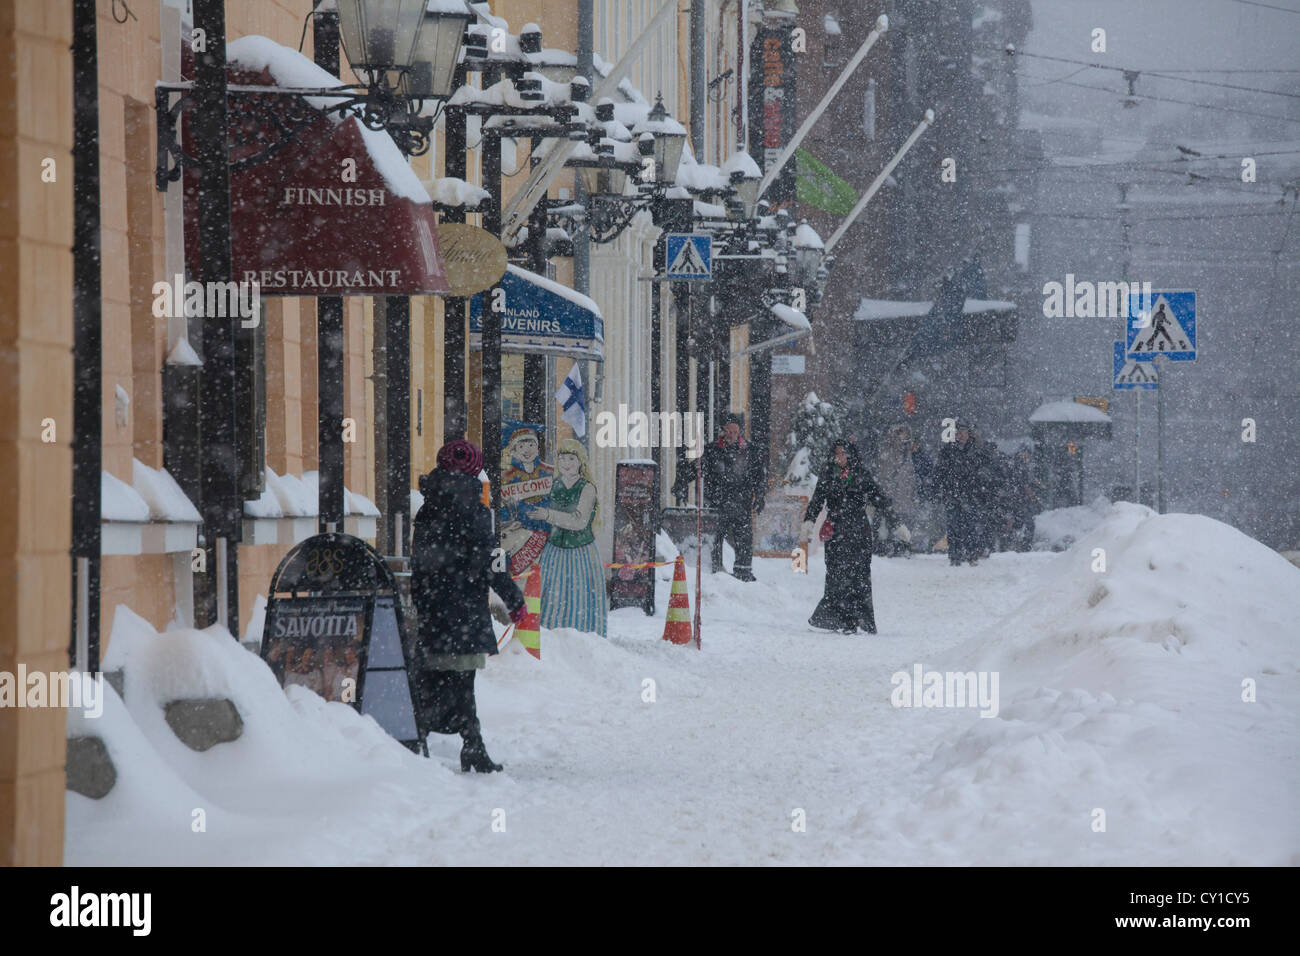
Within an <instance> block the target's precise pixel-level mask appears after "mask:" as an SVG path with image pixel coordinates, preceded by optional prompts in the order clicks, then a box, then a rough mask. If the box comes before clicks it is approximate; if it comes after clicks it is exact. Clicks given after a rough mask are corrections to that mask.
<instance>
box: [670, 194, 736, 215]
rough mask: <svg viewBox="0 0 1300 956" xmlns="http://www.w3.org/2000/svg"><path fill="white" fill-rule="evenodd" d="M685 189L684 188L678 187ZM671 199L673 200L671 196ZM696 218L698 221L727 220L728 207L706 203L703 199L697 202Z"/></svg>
mask: <svg viewBox="0 0 1300 956" xmlns="http://www.w3.org/2000/svg"><path fill="white" fill-rule="evenodd" d="M677 188H679V189H685V187H684V186H679V187H677ZM668 198H669V199H671V198H673V197H671V196H669V197H668ZM695 218H696V219H726V218H727V207H726V206H721V205H719V204H718V203H715V202H705V201H704V200H702V199H697V200H695Z"/></svg>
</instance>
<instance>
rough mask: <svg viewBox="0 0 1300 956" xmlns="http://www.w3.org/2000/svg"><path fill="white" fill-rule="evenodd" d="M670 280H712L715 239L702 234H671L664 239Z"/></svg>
mask: <svg viewBox="0 0 1300 956" xmlns="http://www.w3.org/2000/svg"><path fill="white" fill-rule="evenodd" d="M664 252H665V257H664V258H665V261H666V262H667V263H668V269H667V277H668V278H669V279H712V278H713V237H712V236H709V235H705V234H702V233H689V232H670V233H669V234H668V235H667V236H665V237H664Z"/></svg>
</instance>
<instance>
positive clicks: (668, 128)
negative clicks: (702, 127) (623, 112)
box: [632, 93, 686, 183]
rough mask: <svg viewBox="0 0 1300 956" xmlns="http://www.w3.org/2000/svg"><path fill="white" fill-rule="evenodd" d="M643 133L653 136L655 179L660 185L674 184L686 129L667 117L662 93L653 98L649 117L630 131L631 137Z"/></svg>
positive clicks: (639, 135)
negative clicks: (653, 101)
mask: <svg viewBox="0 0 1300 956" xmlns="http://www.w3.org/2000/svg"><path fill="white" fill-rule="evenodd" d="M643 133H650V134H652V135H653V136H654V158H655V173H656V178H657V179H658V180H659V182H661V183H674V182H676V181H677V167H678V165H679V164H680V163H681V161H682V149H683V148H684V147H685V146H686V127H685V126H683V125H682V124H681V123H679V122H677V120H675V119H673V118H672V117H671V116H669V115H668V111H667V110H666V109H664V97H663V94H662V93H660V94H659V95H657V96H656V97H655V105H654V108H653V109H652V110H650V115H648V116H647V117H646V118H645V119H644V120H642V121H641V122H639V123H637V124H636V126H635V127H634V128H633V130H632V135H634V136H636V137H638V138H640V137H641V135H642V134H643Z"/></svg>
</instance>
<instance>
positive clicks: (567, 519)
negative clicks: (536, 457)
mask: <svg viewBox="0 0 1300 956" xmlns="http://www.w3.org/2000/svg"><path fill="white" fill-rule="evenodd" d="M555 470H556V472H557V474H556V476H555V481H554V483H553V484H552V485H551V502H550V507H548V508H532V509H529V517H531V518H534V519H537V520H540V521H546V522H549V523H550V525H551V534H550V537H549V538H548V539H547V542H546V547H545V548H543V549H542V556H541V559H540V560H539V561H538V567H539V568H540V569H541V574H542V588H541V590H542V619H541V623H542V626H543V627H572V628H575V629H576V630H579V631H594V632H595V633H597V634H599V635H600V636H601V637H605V636H606V630H607V619H608V614H609V610H608V604H607V602H606V599H605V572H604V568H603V566H602V565H601V561H600V552H599V551H598V550H597V548H596V536H595V534H594V533H593V532H592V529H593V528H594V527H595V525H596V522H597V517H598V515H599V514H600V500H599V497H598V496H597V493H596V484H595V482H594V481H592V478H591V472H590V471H589V470H588V468H587V450H586V449H585V448H583V447H582V443H581V442H579V441H575V440H574V439H572V438H566V439H565V440H564V441H562V442H560V444H559V447H558V448H557V449H556V456H555Z"/></svg>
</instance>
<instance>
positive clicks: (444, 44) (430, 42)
mask: <svg viewBox="0 0 1300 956" xmlns="http://www.w3.org/2000/svg"><path fill="white" fill-rule="evenodd" d="M473 19H474V13H473V11H471V10H470V8H469V7H468V6H466V4H465V2H464V0H426V3H425V8H424V21H423V23H422V24H421V25H420V32H419V35H418V36H417V37H416V40H415V53H414V56H413V57H412V59H411V68H410V69H409V70H407V72H406V78H405V86H406V89H405V92H406V95H407V96H412V97H419V98H422V99H424V98H428V99H438V100H442V99H446V98H447V97H449V96H451V94H452V92H453V90H452V86H453V85H454V84H455V82H456V64H457V63H458V62H459V60H460V48H461V44H462V43H463V42H464V40H465V28H466V27H467V26H469V24H470V22H471V21H472V20H473Z"/></svg>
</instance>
